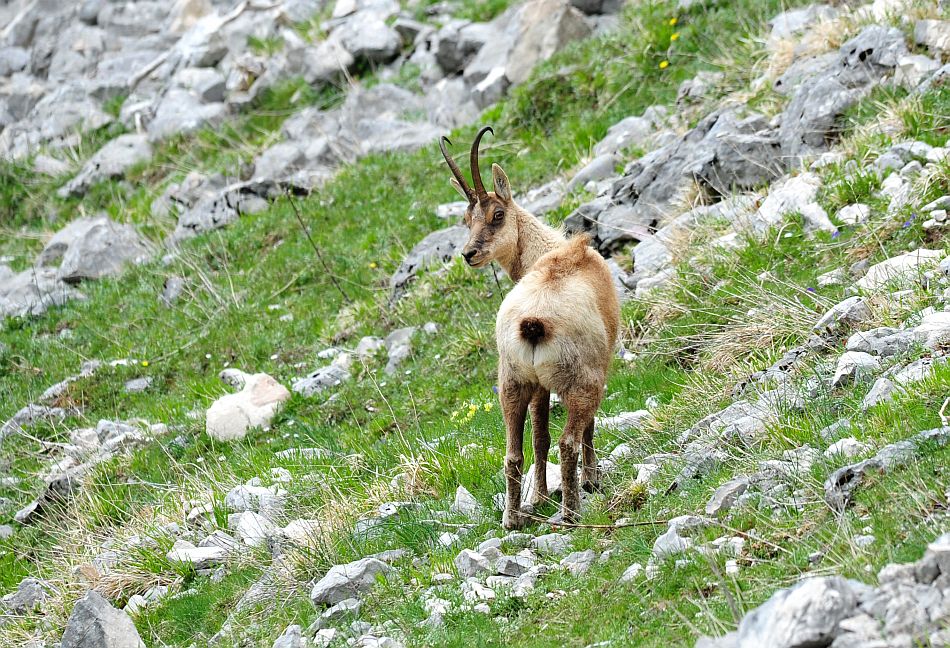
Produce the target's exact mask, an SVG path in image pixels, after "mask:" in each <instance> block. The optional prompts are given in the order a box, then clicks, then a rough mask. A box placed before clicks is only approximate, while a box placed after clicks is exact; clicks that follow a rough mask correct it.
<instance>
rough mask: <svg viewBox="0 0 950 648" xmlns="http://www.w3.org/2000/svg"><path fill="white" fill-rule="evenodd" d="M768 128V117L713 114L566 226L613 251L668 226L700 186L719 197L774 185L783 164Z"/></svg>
mask: <svg viewBox="0 0 950 648" xmlns="http://www.w3.org/2000/svg"><path fill="white" fill-rule="evenodd" d="M767 126H768V125H767V122H766V121H765V119H764V118H763V117H761V116H758V115H753V116H750V117H745V118H740V117H739V116H738V114H737V112H736V110H735V109H724V110H721V111H716V112H713V113H712V114H711V115H709V116H707V117H706V118H705V119H703V120H702V121H701V122H700V123H699V124H698V125H697V126H696V127H695V128H694V129H692V130H691V131H689V132H687V133H686V134H685V135H684V136H682V137H681V138H678V139H677V140H676V141H674V142H672V143H670V144H667V145H666V146H663V147H661V148H659V149H656V150H655V151H652V152H650V153H647V154H646V155H644V156H643V157H642V158H640V159H638V160H636V161H634V162H633V163H631V164H630V165H628V167H627V169H626V170H625V172H624V176H623V177H622V178H621V179H620V180H618V181H617V182H615V183H614V185H613V187H612V189H611V192H610V195H609V196H604V197H600V198H597V199H596V200H594V201H592V202H591V203H587V204H585V205H581V207H579V208H578V210H577V211H575V212H574V213H573V214H571V216H569V217H568V219H567V221H566V222H565V225H566V226H567V227H568V229H569V230H571V231H587V232H589V233H591V234H592V235H593V236H594V238H595V242H596V243H597V246H598V247H599V248H600V249H601V250H606V251H609V250H611V249H613V248H615V247H617V246H618V245H620V244H623V243H625V242H627V241H630V240H643V238H644V235H645V234H650V233H652V232H651V230H652V229H654V228H658V227H659V226H662V225H666V223H667V222H668V220H669V217H668V214H669V213H670V212H671V211H673V206H674V204H675V203H676V202H677V201H678V200H680V199H681V198H683V197H684V196H685V195H686V194H687V193H688V192H690V191H691V190H692V188H693V187H694V186H695V184H696V183H697V182H698V183H699V184H700V186H702V187H706V188H707V189H709V192H710V193H712V194H714V195H716V194H727V193H729V192H730V191H731V190H732V189H752V188H754V187H756V186H758V185H760V184H762V183H763V182H767V181H769V180H772V179H774V178H776V177H778V175H779V174H780V173H781V170H782V167H783V162H782V159H781V155H780V152H781V151H780V146H779V143H778V141H777V140H776V138H775V136H774V134H773V133H772V132H771V131H769V130H768V128H767Z"/></svg>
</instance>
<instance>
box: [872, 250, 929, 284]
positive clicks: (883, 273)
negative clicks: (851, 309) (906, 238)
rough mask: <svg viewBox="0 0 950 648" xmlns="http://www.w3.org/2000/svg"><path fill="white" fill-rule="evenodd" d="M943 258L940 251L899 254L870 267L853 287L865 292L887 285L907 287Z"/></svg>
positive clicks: (917, 251)
mask: <svg viewBox="0 0 950 648" xmlns="http://www.w3.org/2000/svg"><path fill="white" fill-rule="evenodd" d="M943 257H944V253H943V251H942V250H928V249H925V248H920V249H919V250H915V251H913V252H907V253H906V254H900V255H897V256H895V257H891V258H890V259H885V260H884V261H881V262H880V263H877V264H875V265H872V266H871V267H870V268H868V271H867V273H866V274H865V275H864V276H863V277H862V278H861V279H859V280H858V281H857V282H856V283H855V286H857V287H858V288H859V289H860V290H867V291H874V290H879V289H881V288H883V287H885V286H889V285H893V286H898V287H899V286H907V285H908V284H910V283H913V282H914V280H919V279H920V278H921V277H922V276H923V273H924V270H926V269H927V268H929V267H930V266H933V265H936V264H937V263H938V262H939V261H940V260H941V259H942V258H943Z"/></svg>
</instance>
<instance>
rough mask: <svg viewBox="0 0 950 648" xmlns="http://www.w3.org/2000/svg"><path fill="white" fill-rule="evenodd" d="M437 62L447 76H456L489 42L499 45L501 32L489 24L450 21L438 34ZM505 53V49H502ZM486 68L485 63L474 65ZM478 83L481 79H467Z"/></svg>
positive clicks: (436, 46)
mask: <svg viewBox="0 0 950 648" xmlns="http://www.w3.org/2000/svg"><path fill="white" fill-rule="evenodd" d="M435 38H436V45H435V60H436V63H438V65H439V67H440V68H442V70H443V71H444V72H446V73H447V74H456V73H458V72H461V71H462V70H463V69H464V68H466V67H467V66H468V64H469V62H470V61H472V59H473V57H475V56H476V54H479V53H480V51H481V50H482V48H483V46H484V45H485V44H486V43H489V42H495V43H497V42H498V41H499V40H500V39H501V38H502V33H501V31H500V30H499V29H498V28H496V27H495V26H494V25H491V24H487V23H466V22H465V21H463V20H452V21H449V22H448V23H447V24H446V25H445V26H444V27H442V29H440V30H439V31H438V33H436V36H435ZM501 49H502V50H503V51H504V49H505V48H501ZM473 64H474V65H476V66H477V67H478V68H484V67H485V64H484V63H473ZM466 80H469V81H470V83H477V82H478V81H480V80H481V79H479V78H471V79H466Z"/></svg>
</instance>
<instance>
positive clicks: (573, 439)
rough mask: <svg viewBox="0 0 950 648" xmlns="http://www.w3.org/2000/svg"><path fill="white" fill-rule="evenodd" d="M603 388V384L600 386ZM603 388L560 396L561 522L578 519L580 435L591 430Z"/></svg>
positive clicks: (579, 389)
mask: <svg viewBox="0 0 950 648" xmlns="http://www.w3.org/2000/svg"><path fill="white" fill-rule="evenodd" d="M600 385H603V381H601V382H600ZM602 392H603V387H601V386H594V385H590V386H577V387H574V388H573V389H571V390H570V391H569V392H567V393H566V394H562V399H563V401H564V405H565V406H567V425H565V426H564V433H563V434H562V435H561V440H560V441H559V442H558V447H559V448H560V450H561V489H562V491H563V495H562V498H561V518H562V520H563V521H564V522H574V521H576V520H577V518H578V516H579V515H580V510H581V498H580V491H579V488H578V484H577V459H578V455H579V454H580V451H581V448H582V447H583V442H584V433H585V431H586V430H587V429H588V427H591V428H592V426H593V423H594V413H595V412H596V411H597V406H598V405H600V399H601V396H602Z"/></svg>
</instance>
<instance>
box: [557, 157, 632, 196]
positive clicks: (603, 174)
mask: <svg viewBox="0 0 950 648" xmlns="http://www.w3.org/2000/svg"><path fill="white" fill-rule="evenodd" d="M619 163H620V158H619V157H618V156H617V155H615V154H613V153H605V154H603V155H598V156H597V157H595V158H594V159H593V160H591V161H590V162H588V163H587V164H585V165H584V167H583V168H582V169H581V170H580V171H578V172H577V173H576V174H575V175H574V177H573V178H571V181H570V182H568V183H567V190H568V191H573V190H574V189H576V188H577V187H583V186H584V185H586V184H587V183H588V182H591V181H596V180H603V179H604V178H609V177H610V176H612V175H614V167H616V166H617V164H619Z"/></svg>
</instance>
